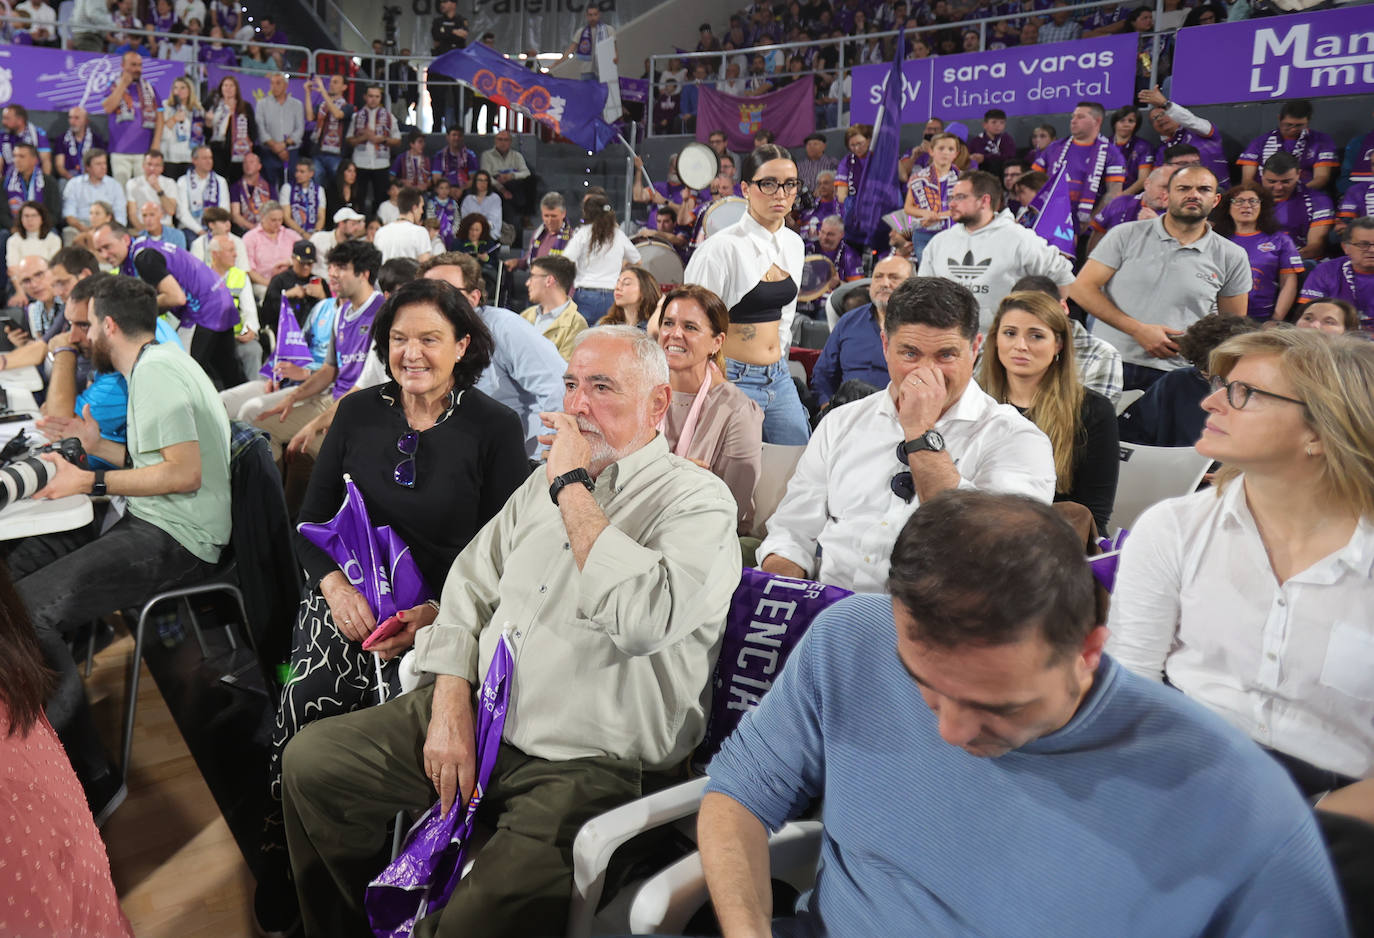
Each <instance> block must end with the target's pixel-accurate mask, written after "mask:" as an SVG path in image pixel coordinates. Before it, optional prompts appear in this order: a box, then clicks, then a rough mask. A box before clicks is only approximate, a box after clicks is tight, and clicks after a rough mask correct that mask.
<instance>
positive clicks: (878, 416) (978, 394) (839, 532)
mask: <svg viewBox="0 0 1374 938" xmlns="http://www.w3.org/2000/svg"><path fill="white" fill-rule="evenodd" d="M935 430H936V431H937V432H938V433H939V434H940V435H941V436H943V437H944V438H945V449H946V450H947V451H948V452H949V455H950V458H951V459H953V460H954V465H955V468H957V469H958V470H959V476H960V480H959V487H960V488H977V489H983V490H986V491H991V492H1000V493H1006V494H1013V495H1029V496H1030V497H1032V498H1037V499H1040V500H1041V501H1044V502H1049V501H1050V500H1051V499H1052V498H1053V497H1054V483H1055V475H1054V454H1053V452H1052V450H1051V449H1050V441H1049V438H1048V437H1046V436H1045V434H1044V433H1042V432H1041V431H1040V429H1039V428H1038V427H1036V426H1035V424H1033V423H1031V422H1030V421H1029V420H1027V419H1026V418H1025V417H1023V416H1021V414H1020V412H1018V411H1017V410H1016V408H1014V407H1012V406H1010V405H1008V404H998V403H997V402H996V401H994V400H993V399H992V398H991V397H989V396H988V395H987V394H985V393H984V392H983V390H982V388H980V387H978V385H977V384H975V383H974V382H973V381H971V380H970V381H969V383H968V387H967V388H965V389H964V393H963V394H961V395H960V396H959V400H957V401H955V402H954V404H953V406H951V407H950V408H949V409H948V410H946V411H945V412H944V413H943V414H942V415H941V416H940V419H939V420H937V421H935ZM904 439H905V434H904V433H903V431H902V425H901V423H900V422H899V421H898V419H897V407H896V404H894V403H893V400H892V386H891V385H890V384H889V385H888V387H887V388H886V389H884V390H883V391H881V392H879V393H877V394H870V395H869V396H868V397H866V398H864V399H863V400H860V401H855V402H853V403H852V404H845V405H843V406H842V407H839V408H837V409H836V410H835V411H834V412H833V413H830V414H828V415H827V416H826V418H825V419H824V420H822V421H821V422H820V423H819V424H818V425H817V426H816V432H815V433H814V434H813V435H812V437H811V442H810V443H808V444H807V445H806V451H805V452H804V453H802V456H801V460H800V461H799V462H798V463H797V469H796V472H795V473H794V474H793V475H792V480H791V481H790V482H789V483H788V484H787V494H786V495H784V496H783V499H782V502H781V503H780V504H779V505H778V508H777V511H775V512H774V513H773V516H772V517H771V518H770V519H768V536H767V537H766V538H764V541H763V543H762V544H761V545H759V549H758V557H760V558H763V557H767V556H768V555H769V554H777V555H779V556H780V557H785V558H786V559H788V560H790V561H792V562H793V563H795V564H797V565H798V566H800V567H801V568H802V569H803V570H805V571H806V575H807V576H808V577H811V576H814V577H816V579H818V580H820V582H822V583H827V584H830V585H832V586H840V587H843V588H845V589H851V590H855V591H861V592H877V593H881V592H885V591H886V589H887V569H888V561H889V559H890V557H891V554H892V546H893V544H895V543H896V541H897V533H898V532H899V531H901V529H902V525H903V524H905V523H906V520H907V518H909V517H910V516H911V513H912V512H913V511H915V510H916V508H917V506H918V505H919V503H920V500H919V499H917V498H913V499H912V500H911V502H909V503H908V502H906V501H904V500H903V499H902V497H901V496H899V495H897V494H896V493H894V492H893V491H892V486H891V481H892V477H893V476H895V475H897V473H899V472H902V471H903V470H905V469H907V468H908V467H907V464H906V463H905V462H898V461H897V444H898V443H901V442H903V440H904ZM818 547H819V548H820V551H821V556H820V562H819V563H820V567H819V570H818V569H817V560H816V549H817V548H818Z"/></svg>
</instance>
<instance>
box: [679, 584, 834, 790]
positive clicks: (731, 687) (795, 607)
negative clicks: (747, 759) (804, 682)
mask: <svg viewBox="0 0 1374 938" xmlns="http://www.w3.org/2000/svg"><path fill="white" fill-rule="evenodd" d="M849 595H850V591H849V590H847V589H841V588H840V587H838V586H825V585H823V584H821V583H812V582H809V581H807V580H794V579H792V578H791V577H785V576H778V575H777V574H774V573H764V572H763V571H762V570H755V569H753V568H751V567H746V568H745V569H744V572H743V574H742V575H741V576H740V581H739V586H738V587H737V588H736V589H735V595H734V597H733V598H732V599H731V600H730V612H729V614H728V615H727V616H726V618H725V637H724V639H723V640H722V641H721V646H720V658H719V659H717V661H716V672H715V675H714V676H713V677H712V679H711V713H710V716H709V718H708V720H707V723H706V738H705V739H704V740H703V741H702V743H701V745H700V746H698V747H697V751H696V754H695V755H694V756H693V759H692V761H693V763H694V764H696V765H697V766H698V767H699V768H704V767H705V765H706V763H707V762H709V761H710V759H711V757H712V756H713V755H715V754H716V750H717V749H719V748H720V745H721V743H723V742H725V738H726V737H727V736H729V735H730V734H731V733H732V732H734V729H735V725H736V724H737V723H739V721H740V717H742V716H744V714H745V713H747V712H748V711H750V710H752V709H754V708H755V707H757V706H758V705H759V699H760V698H762V697H763V694H764V692H765V691H767V690H768V688H770V687H772V686H773V682H774V681H776V680H777V679H778V675H779V674H781V673H782V666H783V665H784V664H786V663H787V656H788V655H790V654H792V649H793V648H795V647H796V645H797V642H799V641H801V637H802V635H804V634H806V630H807V629H808V628H810V627H811V620H813V619H815V618H816V616H818V615H819V614H820V613H821V611H822V610H823V609H825V608H826V607H827V606H830V605H831V604H833V603H836V602H838V601H839V600H841V599H844V598H845V597H846V596H849Z"/></svg>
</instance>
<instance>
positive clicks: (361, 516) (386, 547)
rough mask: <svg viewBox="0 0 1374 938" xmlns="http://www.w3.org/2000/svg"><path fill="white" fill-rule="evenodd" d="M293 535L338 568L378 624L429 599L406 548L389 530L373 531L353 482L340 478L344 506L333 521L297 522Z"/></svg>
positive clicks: (423, 581)
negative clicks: (322, 553)
mask: <svg viewBox="0 0 1374 938" xmlns="http://www.w3.org/2000/svg"><path fill="white" fill-rule="evenodd" d="M297 529H298V530H299V531H300V532H301V534H302V535H304V536H305V538H306V540H308V541H310V543H312V544H314V545H315V546H316V547H319V548H320V549H321V550H323V551H324V552H325V553H326V554H328V555H329V556H330V558H331V559H333V561H334V562H335V563H337V564H338V565H339V569H340V570H342V571H343V575H344V576H345V577H347V578H348V582H349V583H352V584H353V586H354V587H356V588H357V590H358V591H359V592H360V593H362V594H363V598H364V599H366V600H367V605H368V607H369V608H370V609H371V610H372V615H373V616H375V617H376V619H377V621H378V622H382V621H384V620H386V619H389V618H391V617H392V616H394V615H395V614H396V613H397V612H399V611H401V610H403V609H413V608H415V607H416V606H418V605H420V604H421V603H423V602H427V601H429V600H430V599H433V598H434V593H433V592H431V590H430V588H429V587H428V586H427V585H426V584H425V578H424V577H423V576H421V575H420V568H419V567H418V566H416V564H415V558H414V557H412V556H411V554H410V548H409V547H407V546H406V543H405V542H404V541H402V540H401V538H400V537H399V536H398V535H397V534H396V532H395V531H393V530H391V526H390V525H383V526H381V527H376V528H374V527H373V526H372V519H371V518H370V517H369V516H368V513H367V504H366V503H365V502H364V501H363V493H362V492H360V491H358V487H357V486H356V485H355V484H354V483H353V478H352V476H349V475H347V474H345V475H344V502H343V504H342V505H341V506H340V507H339V511H338V513H337V514H335V515H334V517H333V518H330V519H329V521H327V522H325V523H324V524H312V523H310V522H302V523H301V524H299V525H297Z"/></svg>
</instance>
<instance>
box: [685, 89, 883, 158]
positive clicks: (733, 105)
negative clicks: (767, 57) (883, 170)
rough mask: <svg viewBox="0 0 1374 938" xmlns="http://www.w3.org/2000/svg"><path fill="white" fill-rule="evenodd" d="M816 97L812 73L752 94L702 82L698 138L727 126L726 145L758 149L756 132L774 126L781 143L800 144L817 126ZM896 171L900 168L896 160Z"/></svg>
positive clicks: (780, 144) (774, 133) (702, 138)
mask: <svg viewBox="0 0 1374 938" xmlns="http://www.w3.org/2000/svg"><path fill="white" fill-rule="evenodd" d="M814 101H815V92H814V84H813V82H812V80H811V76H810V75H808V76H807V77H806V78H804V79H798V80H796V81H794V82H792V83H791V84H789V85H788V86H787V87H785V88H779V89H778V90H777V91H770V92H768V94H760V95H754V96H753V97H749V98H742V97H738V96H736V95H733V94H726V93H724V92H723V91H717V90H716V89H715V88H711V87H708V86H706V85H702V86H700V87H699V88H698V89H697V140H699V141H700V142H702V143H705V142H706V139H707V138H708V137H709V136H710V135H711V131H713V130H721V129H723V130H724V131H725V143H726V145H727V146H729V147H730V149H732V150H742V151H744V152H745V153H747V152H749V151H750V150H752V149H754V134H755V133H757V132H758V131H760V130H771V131H773V135H774V137H776V138H777V141H778V145H779V146H783V147H799V146H801V145H802V142H803V141H805V140H806V137H807V135H809V134H812V133H815V130H816V108H815V106H814V103H813V102H814ZM892 171H893V172H894V173H895V172H896V171H897V170H896V164H895V163H894V164H893V170H892Z"/></svg>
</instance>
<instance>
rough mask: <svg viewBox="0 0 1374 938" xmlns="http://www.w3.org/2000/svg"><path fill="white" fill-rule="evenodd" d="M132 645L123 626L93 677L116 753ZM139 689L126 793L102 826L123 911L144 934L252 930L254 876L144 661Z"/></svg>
mask: <svg viewBox="0 0 1374 938" xmlns="http://www.w3.org/2000/svg"><path fill="white" fill-rule="evenodd" d="M132 654H133V639H132V638H130V637H129V636H128V635H127V634H123V633H121V637H120V638H119V639H118V640H116V641H115V643H114V644H112V645H111V646H110V647H109V648H107V649H105V650H104V651H102V652H101V653H100V654H99V655H97V656H96V659H95V662H96V663H95V671H94V672H93V673H92V675H91V677H90V678H88V679H87V689H88V693H89V695H90V698H91V704H92V707H93V708H94V710H95V717H96V721H97V724H98V725H99V727H100V731H101V736H102V737H103V738H104V740H105V744H106V747H107V748H108V750H109V751H110V752H111V753H113V754H115V755H116V758H117V757H118V756H117V754H118V752H119V740H120V730H121V725H122V719H123V716H122V712H123V706H124V685H125V682H126V672H127V670H128V666H129V659H130V657H131V656H132ZM138 697H139V704H138V718H137V722H136V724H135V734H134V757H133V760H132V762H133V766H134V770H133V773H132V774H131V776H130V778H129V799H128V800H127V801H126V802H124V804H123V806H122V807H120V808H119V810H118V811H116V812H115V813H114V815H113V816H112V817H111V818H110V820H109V822H108V823H106V825H105V828H104V830H103V831H101V833H102V835H103V836H104V839H105V848H106V850H107V851H108V852H109V857H110V869H111V872H112V873H113V876H114V884H115V888H116V890H118V892H119V899H120V904H121V905H122V906H123V909H124V914H125V915H127V916H128V918H129V921H130V922H131V923H132V924H133V928H134V934H135V935H137V936H138V938H174V936H175V938H193V936H206V938H209V936H214V938H248V936H251V935H253V934H254V929H253V924H252V902H253V875H252V873H251V872H250V871H249V869H248V867H247V865H246V864H245V863H244V861H243V855H242V854H241V853H240V852H239V848H238V846H237V845H236V844H235V842H234V838H233V837H232V836H231V834H230V833H229V827H228V826H227V825H226V824H225V822H224V818H223V817H222V816H221V814H220V811H219V808H218V807H217V806H216V804H215V800H214V798H213V797H212V796H211V794H210V789H209V788H207V787H206V785H205V781H204V780H203V779H202V778H201V775H200V772H199V771H198V770H197V768H196V763H195V761H194V760H193V759H192V757H191V753H190V752H189V751H188V750H187V748H186V744H185V742H184V741H183V740H182V737H181V734H180V733H179V732H178V730H177V727H176V724H175V722H174V721H173V719H172V715H171V713H170V712H169V711H168V709H167V705H166V704H165V703H164V702H163V699H162V695H161V693H159V691H158V688H157V684H156V683H155V682H154V681H153V679H152V676H151V675H150V674H149V673H148V669H147V666H146V665H145V666H144V668H143V676H142V678H141V679H140V681H139V694H138Z"/></svg>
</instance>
